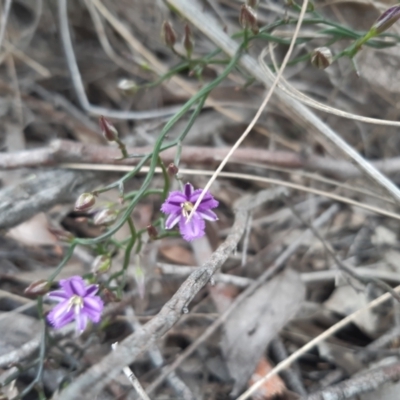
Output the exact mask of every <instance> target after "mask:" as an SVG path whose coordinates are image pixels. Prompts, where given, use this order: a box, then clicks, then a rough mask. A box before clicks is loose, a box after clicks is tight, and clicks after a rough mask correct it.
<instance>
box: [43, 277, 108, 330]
mask: <svg viewBox="0 0 400 400" xmlns="http://www.w3.org/2000/svg"><path fill="white" fill-rule="evenodd" d="M97 290H98V285H88V286H87V285H86V284H85V282H84V280H83V279H82V278H81V277H80V276H71V278H68V279H62V280H60V289H58V290H54V291H52V292H50V293H48V294H47V297H48V298H49V299H50V300H54V301H58V304H57V305H56V306H55V307H54V308H53V309H52V310H51V311H50V313H49V315H48V316H47V320H48V321H49V322H50V324H51V325H53V326H54V328H56V329H60V328H62V327H63V326H64V325H67V324H69V323H70V322H72V321H73V320H75V322H76V331H77V333H78V334H80V333H82V332H83V331H84V330H85V328H86V325H87V323H88V319H90V320H91V321H93V322H95V323H97V322H99V321H100V317H101V312H102V311H103V301H102V300H101V298H100V297H99V296H96V295H95V294H96V292H97Z"/></svg>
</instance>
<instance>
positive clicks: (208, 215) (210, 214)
mask: <svg viewBox="0 0 400 400" xmlns="http://www.w3.org/2000/svg"><path fill="white" fill-rule="evenodd" d="M196 214H198V215H199V216H200V217H201V218H203V219H206V220H207V221H217V220H218V217H217V214H215V212H214V211H211V210H204V211H200V210H199V209H197V211H196Z"/></svg>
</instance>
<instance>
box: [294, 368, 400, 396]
mask: <svg viewBox="0 0 400 400" xmlns="http://www.w3.org/2000/svg"><path fill="white" fill-rule="evenodd" d="M399 379H400V363H395V364H392V365H387V366H384V367H381V368H373V369H371V370H369V371H367V372H364V373H363V374H360V375H359V376H357V377H355V378H352V379H349V380H347V381H344V382H341V383H339V384H337V385H334V386H330V387H328V388H326V389H323V390H321V391H319V392H317V393H313V394H311V395H309V396H305V397H302V398H301V399H300V400H325V399H329V400H344V399H349V398H355V397H356V396H358V395H360V394H362V393H366V392H371V391H373V390H376V389H378V388H379V387H380V386H382V385H383V384H384V383H386V382H396V381H398V380H399Z"/></svg>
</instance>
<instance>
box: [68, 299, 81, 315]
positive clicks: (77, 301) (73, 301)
mask: <svg viewBox="0 0 400 400" xmlns="http://www.w3.org/2000/svg"><path fill="white" fill-rule="evenodd" d="M73 306H75V309H77V308H78V309H79V308H83V299H82V297H81V296H78V295H74V296H72V297H71V298H70V299H69V307H68V311H69V310H70V309H71V308H72V307H73Z"/></svg>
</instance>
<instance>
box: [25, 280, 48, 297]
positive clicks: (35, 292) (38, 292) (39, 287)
mask: <svg viewBox="0 0 400 400" xmlns="http://www.w3.org/2000/svg"><path fill="white" fill-rule="evenodd" d="M49 289H50V283H49V282H48V281H46V280H44V279H40V280H37V281H34V282H32V283H31V284H30V285H29V286H28V287H27V288H26V289H25V290H24V293H25V294H26V295H28V296H33V297H37V296H43V295H44V294H46V293H47V292H48V291H49Z"/></svg>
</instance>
